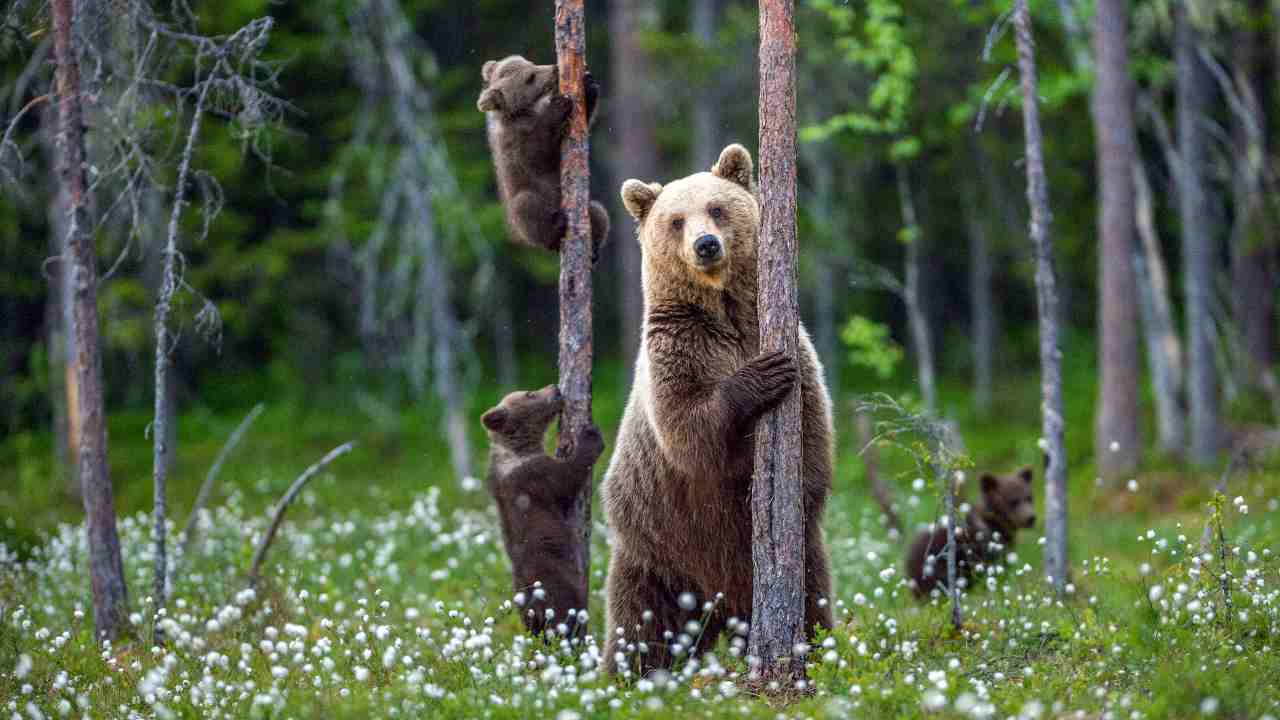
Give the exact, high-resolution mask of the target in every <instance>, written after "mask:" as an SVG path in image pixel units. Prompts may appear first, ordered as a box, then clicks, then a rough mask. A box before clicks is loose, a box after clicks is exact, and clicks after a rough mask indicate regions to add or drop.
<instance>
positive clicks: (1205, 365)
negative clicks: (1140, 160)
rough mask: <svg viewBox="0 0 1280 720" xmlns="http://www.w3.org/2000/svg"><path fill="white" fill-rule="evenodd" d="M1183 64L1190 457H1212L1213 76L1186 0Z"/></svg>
mask: <svg viewBox="0 0 1280 720" xmlns="http://www.w3.org/2000/svg"><path fill="white" fill-rule="evenodd" d="M1175 24H1176V26H1177V38H1176V41H1175V46H1176V47H1175V59H1176V63H1177V68H1178V103H1177V105H1178V108H1177V115H1178V150H1179V157H1180V158H1181V167H1180V172H1179V173H1178V205H1179V208H1180V210H1181V216H1182V217H1181V220H1182V259H1183V277H1184V280H1183V291H1184V293H1185V296H1186V323H1187V331H1186V336H1187V396H1188V405H1189V407H1190V410H1191V453H1190V458H1191V461H1192V462H1194V463H1195V464H1197V465H1200V466H1205V465H1208V464H1209V463H1211V462H1213V459H1214V458H1215V457H1216V456H1217V454H1218V448H1219V446H1220V437H1219V436H1220V433H1221V428H1220V426H1219V417H1218V371H1217V366H1216V365H1215V360H1214V349H1213V342H1214V341H1213V317H1212V306H1213V278H1214V271H1215V267H1216V265H1217V263H1216V253H1215V251H1214V248H1215V246H1216V244H1215V242H1214V237H1213V232H1214V231H1213V226H1212V221H1211V219H1210V217H1209V202H1208V198H1207V196H1206V187H1205V186H1206V184H1207V182H1208V178H1207V172H1208V162H1209V158H1208V154H1209V137H1208V130H1207V128H1206V127H1205V122H1206V116H1207V115H1208V114H1209V113H1210V112H1211V107H1210V103H1211V102H1212V98H1211V84H1210V83H1211V82H1212V80H1211V78H1210V77H1209V73H1208V70H1207V68H1205V66H1204V62H1203V61H1202V60H1201V59H1200V56H1199V47H1200V45H1201V37H1200V32H1199V31H1198V30H1197V29H1196V28H1195V27H1194V25H1193V23H1192V21H1191V18H1190V17H1188V8H1187V0H1181V1H1180V2H1178V3H1177V4H1176V8H1175Z"/></svg>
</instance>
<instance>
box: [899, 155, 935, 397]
mask: <svg viewBox="0 0 1280 720" xmlns="http://www.w3.org/2000/svg"><path fill="white" fill-rule="evenodd" d="M894 172H895V174H896V176H897V180H898V202H899V204H900V205H901V206H902V224H903V226H904V227H905V229H906V231H907V235H908V241H907V258H906V265H907V267H906V273H905V274H906V283H905V284H904V286H903V300H905V302H906V304H907V323H908V324H909V325H910V326H911V340H912V345H913V346H914V348H915V351H916V352H915V355H916V372H917V374H918V375H919V378H920V397H921V399H923V400H924V408H925V411H926V412H927V413H928V414H929V415H933V414H935V413H936V412H937V411H938V391H937V383H936V382H935V380H934V364H933V340H932V338H931V337H930V335H929V317H928V315H926V314H925V312H924V305H923V300H922V298H921V294H920V245H921V243H923V242H924V232H923V230H922V229H921V227H920V223H919V219H918V218H917V217H916V204H915V199H914V196H913V195H912V193H911V181H910V179H908V178H907V169H906V167H904V166H903V165H902V164H897V165H895V166H894Z"/></svg>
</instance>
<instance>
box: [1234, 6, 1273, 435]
mask: <svg viewBox="0 0 1280 720" xmlns="http://www.w3.org/2000/svg"><path fill="white" fill-rule="evenodd" d="M1265 13H1266V2H1265V0H1252V2H1250V3H1249V15H1248V16H1246V18H1245V20H1244V23H1243V27H1241V28H1240V29H1238V30H1237V31H1236V39H1235V42H1234V43H1233V47H1234V53H1235V58H1234V63H1233V64H1234V65H1235V71H1236V76H1237V83H1236V84H1237V85H1238V87H1239V90H1240V95H1241V96H1242V99H1243V101H1244V104H1245V106H1246V109H1247V110H1248V111H1249V113H1250V114H1251V115H1252V116H1253V118H1254V125H1255V126H1254V127H1252V128H1250V127H1248V125H1247V123H1245V122H1244V121H1243V120H1242V119H1241V118H1239V117H1238V116H1236V115H1235V114H1234V113H1233V118H1234V124H1233V130H1234V132H1233V134H1234V136H1235V137H1234V144H1235V161H1234V164H1235V167H1236V178H1235V182H1234V183H1233V195H1234V203H1233V204H1234V206H1235V209H1236V218H1235V222H1234V223H1233V225H1232V229H1233V233H1232V234H1233V237H1232V239H1231V250H1232V253H1231V261H1232V262H1231V279H1232V283H1231V288H1232V311H1233V315H1234V318H1235V325H1236V328H1237V330H1238V331H1239V333H1240V362H1239V363H1238V364H1237V380H1238V382H1239V383H1240V385H1242V386H1244V387H1246V388H1253V387H1257V388H1266V386H1267V384H1268V383H1267V381H1266V378H1267V376H1268V374H1269V373H1270V372H1271V366H1272V365H1273V364H1274V363H1275V361H1276V288H1277V287H1278V286H1280V252H1278V246H1277V242H1276V238H1275V237H1274V230H1275V228H1274V225H1273V224H1272V222H1271V221H1270V218H1268V216H1267V213H1266V212H1265V203H1264V198H1265V196H1264V194H1263V187H1264V178H1263V176H1264V174H1265V172H1266V171H1265V167H1264V164H1265V163H1266V161H1267V160H1266V158H1267V153H1268V150H1269V148H1268V147H1267V145H1266V140H1267V134H1268V127H1267V117H1266V112H1267V108H1268V107H1269V106H1270V100H1271V98H1270V97H1269V96H1268V95H1267V93H1270V92H1271V88H1272V83H1273V82H1275V72H1274V66H1273V64H1272V62H1271V61H1270V58H1269V57H1268V55H1267V54H1266V53H1265V49H1266V42H1267V38H1268V36H1267V35H1266V34H1265V33H1263V32H1262V31H1261V30H1259V29H1258V25H1257V24H1258V23H1260V22H1261V21H1262V18H1263V16H1264V14H1265ZM1277 421H1278V422H1280V418H1277Z"/></svg>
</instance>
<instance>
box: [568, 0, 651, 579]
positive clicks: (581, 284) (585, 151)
mask: <svg viewBox="0 0 1280 720" xmlns="http://www.w3.org/2000/svg"><path fill="white" fill-rule="evenodd" d="M555 8H556V15H555V36H556V64H557V66H558V70H559V75H560V92H561V94H563V95H567V96H568V97H570V98H572V99H573V117H572V118H571V119H570V122H569V132H568V133H567V134H566V135H565V138H564V142H563V143H562V144H561V146H560V194H561V208H562V209H563V210H564V214H565V217H566V218H568V231H567V232H566V233H565V238H564V244H563V246H562V248H561V251H560V359H559V366H560V395H561V397H563V398H564V410H563V411H562V413H561V415H560V439H559V442H558V444H557V446H556V455H557V456H558V457H560V458H567V457H569V456H570V455H572V454H573V449H574V445H573V443H574V440H575V439H576V438H577V437H579V435H580V434H581V433H582V432H583V431H584V430H586V429H587V428H588V427H590V426H591V357H592V343H591V336H592V326H591V220H590V218H589V217H588V214H587V209H588V205H589V203H590V200H591V199H590V196H589V194H588V189H589V187H590V180H591V169H590V166H589V165H588V157H589V153H590V146H589V140H588V137H587V129H588V128H587V107H586V102H585V94H584V87H585V85H584V77H585V75H586V71H587V60H586V49H587V26H586V14H585V13H586V9H585V2H584V0H556V5H555ZM631 244H633V245H634V244H635V243H631ZM591 493H592V484H591V483H589V482H588V483H585V485H584V486H583V488H582V492H581V493H580V494H579V495H578V497H577V500H576V501H575V502H574V505H573V511H572V512H571V513H570V516H569V525H570V527H571V528H572V529H573V531H574V532H575V533H576V534H577V536H578V537H579V538H580V540H579V542H578V544H577V547H574V548H573V549H572V550H571V555H572V557H573V561H574V566H575V569H576V570H577V572H578V577H579V578H580V581H581V582H582V584H583V592H584V596H585V593H586V591H587V590H589V589H590V587H591Z"/></svg>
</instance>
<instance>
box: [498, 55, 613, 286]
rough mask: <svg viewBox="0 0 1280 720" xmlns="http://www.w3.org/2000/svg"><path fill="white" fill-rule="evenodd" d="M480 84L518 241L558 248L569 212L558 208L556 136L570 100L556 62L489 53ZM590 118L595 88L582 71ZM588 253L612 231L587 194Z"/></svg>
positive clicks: (566, 124)
mask: <svg viewBox="0 0 1280 720" xmlns="http://www.w3.org/2000/svg"><path fill="white" fill-rule="evenodd" d="M480 74H481V77H483V79H484V83H485V88H484V91H483V92H481V93H480V99H479V101H477V103H476V107H478V108H479V109H480V111H481V112H484V113H488V117H489V120H490V122H489V123H488V133H489V147H490V150H491V151H492V152H493V164H494V170H495V171H496V173H497V179H498V193H499V195H500V196H501V198H502V203H503V206H504V207H505V209H506V214H507V225H508V226H509V227H510V228H511V236H512V238H513V239H515V240H516V242H519V243H522V244H524V245H528V246H530V247H541V248H546V249H547V250H551V251H553V252H559V251H560V243H561V241H562V240H563V238H564V235H565V232H566V230H567V219H566V218H565V214H564V212H563V211H562V210H561V209H560V141H561V140H563V139H564V134H565V132H566V131H567V130H568V127H569V118H570V116H571V115H572V114H573V100H572V99H570V98H569V97H568V96H565V95H561V94H560V93H558V92H557V91H556V89H557V87H558V85H559V79H558V73H557V71H556V66H555V65H535V64H533V63H532V62H530V61H528V60H526V59H524V58H523V57H521V56H519V55H512V56H510V57H507V58H504V59H502V60H490V61H489V62H486V63H485V64H484V67H483V68H482V69H481V71H480ZM584 89H585V94H586V104H587V122H588V123H590V122H591V121H592V120H593V119H594V118H595V110H596V99H597V98H598V97H599V94H600V88H599V85H598V84H597V83H596V81H595V79H594V78H592V77H591V74H590V73H587V76H586V82H585V88H584ZM590 216H591V253H592V261H593V262H594V261H595V259H596V258H597V257H598V254H599V251H600V247H601V245H603V244H604V241H605V239H606V238H607V237H608V236H609V215H608V213H606V212H605V209H604V206H603V205H601V204H600V203H599V202H595V201H592V203H591V209H590Z"/></svg>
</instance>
